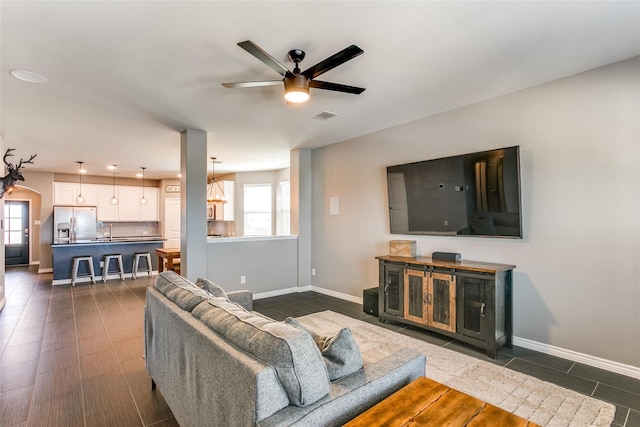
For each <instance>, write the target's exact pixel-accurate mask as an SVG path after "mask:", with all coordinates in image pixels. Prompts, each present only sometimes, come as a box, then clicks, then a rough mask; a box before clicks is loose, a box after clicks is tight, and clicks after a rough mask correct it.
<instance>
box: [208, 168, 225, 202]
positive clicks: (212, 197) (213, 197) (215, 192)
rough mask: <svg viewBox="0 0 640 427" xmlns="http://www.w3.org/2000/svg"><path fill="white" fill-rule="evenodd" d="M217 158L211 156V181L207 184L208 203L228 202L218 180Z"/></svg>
mask: <svg viewBox="0 0 640 427" xmlns="http://www.w3.org/2000/svg"><path fill="white" fill-rule="evenodd" d="M215 163H216V158H215V157H212V158H211V181H210V182H209V184H208V185H207V203H214V204H215V203H218V204H220V203H227V197H226V196H225V195H224V190H223V189H222V186H221V185H220V183H219V182H218V181H216V174H215Z"/></svg>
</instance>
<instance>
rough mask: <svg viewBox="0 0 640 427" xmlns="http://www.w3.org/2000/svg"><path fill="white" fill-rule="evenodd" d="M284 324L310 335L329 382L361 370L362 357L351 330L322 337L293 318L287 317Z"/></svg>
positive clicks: (346, 329)
mask: <svg viewBox="0 0 640 427" xmlns="http://www.w3.org/2000/svg"><path fill="white" fill-rule="evenodd" d="M285 323H289V324H291V325H293V326H295V327H296V328H299V329H301V330H303V331H305V332H306V333H308V334H309V335H311V338H313V340H314V341H315V342H316V345H317V346H318V349H320V352H321V353H322V358H323V359H324V364H325V366H326V367H327V372H328V373H329V379H330V380H331V381H333V380H336V379H338V378H342V377H344V376H346V375H349V374H351V373H353V372H356V371H358V370H360V369H362V366H363V363H362V355H361V354H360V349H359V348H358V344H356V342H355V340H354V339H353V334H352V333H351V329H349V328H342V329H340V331H339V332H338V333H337V334H335V335H333V336H322V335H318V334H316V333H315V332H313V331H312V330H310V329H308V328H305V327H304V326H303V325H302V324H301V323H300V322H298V321H297V320H296V319H294V318H293V317H287V318H286V319H285Z"/></svg>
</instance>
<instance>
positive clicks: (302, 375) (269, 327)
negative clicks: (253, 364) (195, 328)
mask: <svg viewBox="0 0 640 427" xmlns="http://www.w3.org/2000/svg"><path fill="white" fill-rule="evenodd" d="M192 314H193V316H194V317H196V318H198V319H200V320H201V321H202V322H204V323H205V324H206V325H207V326H208V327H209V328H211V329H212V330H213V331H215V332H217V333H218V334H220V335H221V336H223V337H224V338H225V339H226V340H227V341H229V342H231V343H232V344H234V345H236V346H237V347H239V348H241V349H242V350H244V351H246V352H247V353H249V354H251V355H253V356H254V357H256V358H257V359H259V360H261V361H262V362H263V363H266V364H267V365H270V366H272V367H273V368H274V369H275V371H276V373H277V375H278V379H279V380H280V383H281V384H282V387H283V388H284V389H285V391H286V392H287V396H288V398H289V402H290V403H292V404H294V405H297V406H306V405H310V404H312V403H314V402H316V401H317V400H319V399H320V398H322V397H323V396H325V395H326V394H327V393H329V389H330V388H331V383H330V381H329V376H328V374H327V370H326V368H325V366H324V362H323V360H322V355H321V354H320V350H318V347H317V346H316V343H315V342H314V341H313V339H312V338H311V336H310V335H309V334H307V333H306V332H304V331H302V330H300V329H298V328H296V327H294V326H292V325H288V324H285V323H282V322H276V321H274V320H272V319H269V318H267V317H264V316H260V315H257V314H254V313H250V312H248V311H246V310H245V309H244V308H242V307H241V306H239V305H238V304H235V303H232V302H229V301H228V300H227V299H224V298H216V297H212V298H210V299H209V300H208V301H207V302H206V303H202V304H200V305H199V306H198V307H196V309H194V310H193V312H192Z"/></svg>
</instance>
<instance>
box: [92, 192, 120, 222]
mask: <svg viewBox="0 0 640 427" xmlns="http://www.w3.org/2000/svg"><path fill="white" fill-rule="evenodd" d="M113 191H114V190H113V187H112V186H111V185H96V192H97V194H98V201H97V203H96V206H97V207H98V221H117V220H118V205H112V204H110V203H109V200H111V197H112V196H113V195H114V194H113ZM115 191H116V194H115V196H116V197H119V196H118V188H116V189H115Z"/></svg>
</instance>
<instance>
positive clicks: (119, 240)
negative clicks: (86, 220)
mask: <svg viewBox="0 0 640 427" xmlns="http://www.w3.org/2000/svg"><path fill="white" fill-rule="evenodd" d="M165 240H166V239H163V238H162V236H126V237H114V238H112V239H110V238H108V237H103V238H100V239H92V240H76V241H74V242H54V243H52V244H51V246H72V245H105V244H106V245H108V244H125V243H145V242H164V241H165Z"/></svg>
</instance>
